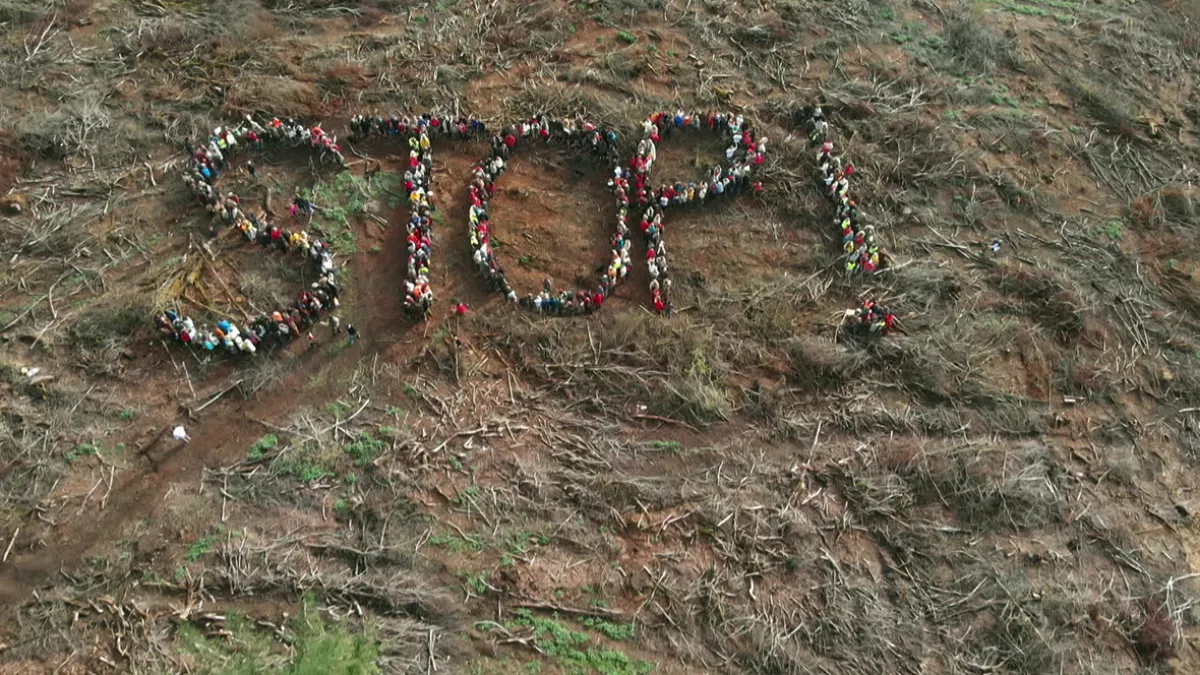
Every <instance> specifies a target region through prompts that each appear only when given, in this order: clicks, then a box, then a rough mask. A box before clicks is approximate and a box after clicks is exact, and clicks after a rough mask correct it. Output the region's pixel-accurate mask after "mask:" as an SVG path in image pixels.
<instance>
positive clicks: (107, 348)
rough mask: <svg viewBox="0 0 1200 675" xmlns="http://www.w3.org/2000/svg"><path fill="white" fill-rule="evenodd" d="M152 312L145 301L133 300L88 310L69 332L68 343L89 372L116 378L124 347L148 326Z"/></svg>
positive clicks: (134, 298)
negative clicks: (114, 375)
mask: <svg viewBox="0 0 1200 675" xmlns="http://www.w3.org/2000/svg"><path fill="white" fill-rule="evenodd" d="M150 309H151V308H150V306H149V304H147V303H146V302H145V301H144V300H143V299H141V298H138V297H133V298H129V299H126V300H124V301H122V302H120V303H119V304H114V305H107V306H102V307H95V308H92V309H89V310H86V311H84V312H83V313H82V314H80V315H79V318H78V319H77V320H76V321H75V324H74V325H73V326H71V328H70V330H69V331H68V342H69V344H70V345H71V348H72V349H73V350H74V351H75V353H76V354H77V355H78V356H79V358H80V359H81V361H82V362H83V365H84V366H85V367H86V368H87V370H88V371H89V372H90V373H92V374H93V375H113V374H115V373H116V372H117V371H118V370H119V368H118V367H117V364H118V359H119V358H120V355H121V352H122V351H123V350H124V349H125V345H126V344H128V343H129V340H130V339H131V338H132V337H133V336H134V335H135V334H137V333H139V332H141V331H143V330H145V329H146V328H147V327H148V326H149V319H150V316H151V312H150Z"/></svg>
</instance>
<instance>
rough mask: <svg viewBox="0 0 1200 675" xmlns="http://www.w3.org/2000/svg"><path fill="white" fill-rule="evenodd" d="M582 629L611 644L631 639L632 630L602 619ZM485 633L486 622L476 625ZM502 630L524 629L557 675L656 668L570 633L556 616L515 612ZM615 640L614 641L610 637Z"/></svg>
mask: <svg viewBox="0 0 1200 675" xmlns="http://www.w3.org/2000/svg"><path fill="white" fill-rule="evenodd" d="M583 625H584V627H585V628H587V629H590V630H592V631H594V632H595V633H599V634H600V635H602V636H604V637H607V638H609V639H612V640H627V639H630V638H632V637H633V626H632V625H625V624H615V623H610V622H608V621H604V620H602V619H585V620H584V622H583ZM478 627H479V628H481V629H484V630H486V629H487V627H488V624H487V623H486V622H484V623H481V624H478ZM505 628H508V629H509V630H513V629H528V630H531V631H532V632H533V641H534V644H535V645H536V646H537V648H538V650H539V651H540V652H541V654H542V657H543V660H544V661H549V662H550V663H549V664H548V665H553V666H555V667H557V668H558V669H559V671H560V672H563V673H569V674H571V675H584V674H585V673H601V674H602V675H647V673H652V672H654V670H655V669H656V668H657V665H656V664H654V663H651V662H650V661H644V660H641V659H633V658H630V657H629V655H628V654H626V653H625V652H623V651H620V650H617V649H611V648H609V647H606V646H604V645H603V644H601V641H600V639H598V638H597V637H595V636H593V635H592V634H590V633H588V632H586V631H580V630H573V629H572V628H570V627H568V626H567V625H566V624H565V623H564V622H563V621H561V620H560V619H559V618H558V617H557V616H555V617H553V618H545V617H540V616H535V615H534V614H533V613H532V612H530V611H529V610H526V609H518V610H517V612H516V618H515V619H513V620H511V621H509V622H507V623H506V624H505ZM610 636H615V637H610Z"/></svg>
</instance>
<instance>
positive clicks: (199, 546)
mask: <svg viewBox="0 0 1200 675" xmlns="http://www.w3.org/2000/svg"><path fill="white" fill-rule="evenodd" d="M224 535H225V528H224V527H222V526H221V525H213V527H212V533H211V534H209V535H208V536H205V537H201V538H200V539H198V540H196V542H195V543H194V544H192V545H191V546H189V547H188V550H187V553H185V554H183V561H184V562H185V563H188V564H191V563H194V562H196V561H197V560H199V559H200V558H203V557H204V556H206V555H208V554H209V553H212V550H213V547H214V546H216V545H217V543H218V542H220V541H221V537H223V536H224Z"/></svg>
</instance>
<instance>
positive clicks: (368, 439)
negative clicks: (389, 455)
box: [344, 430, 387, 466]
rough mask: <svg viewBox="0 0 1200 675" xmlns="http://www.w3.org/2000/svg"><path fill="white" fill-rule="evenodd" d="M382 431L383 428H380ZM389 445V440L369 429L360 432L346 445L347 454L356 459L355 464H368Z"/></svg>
mask: <svg viewBox="0 0 1200 675" xmlns="http://www.w3.org/2000/svg"><path fill="white" fill-rule="evenodd" d="M380 432H381V433H382V430H380ZM386 447H387V442H386V441H384V440H381V439H378V438H375V437H374V436H372V435H371V432H369V431H363V432H361V433H359V434H358V438H355V439H354V441H353V442H352V443H348V444H347V445H346V446H345V448H344V449H345V451H346V454H347V455H350V457H351V458H352V459H353V460H354V466H366V465H368V464H370V463H372V462H374V461H375V458H376V457H378V456H379V454H380V453H381V452H383V450H384V448H386Z"/></svg>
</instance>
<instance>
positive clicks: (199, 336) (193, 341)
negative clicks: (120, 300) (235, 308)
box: [154, 276, 357, 354]
mask: <svg viewBox="0 0 1200 675" xmlns="http://www.w3.org/2000/svg"><path fill="white" fill-rule="evenodd" d="M338 291H339V287H338V285H337V282H336V281H334V280H333V279H332V278H331V277H329V276H323V277H321V279H320V280H319V281H317V282H315V283H313V285H312V288H311V290H304V291H301V292H300V295H299V297H298V298H297V302H296V304H295V305H294V306H293V307H291V308H288V309H280V310H275V311H274V312H270V313H267V314H262V315H259V316H258V317H256V318H255V319H253V320H252V321H250V322H249V323H247V324H242V325H238V324H236V323H234V322H232V321H229V320H228V319H222V320H220V321H217V322H216V323H215V324H213V325H212V326H209V325H208V324H199V325H197V324H196V322H195V321H193V320H192V317H190V316H186V315H184V314H181V313H180V312H179V311H178V310H175V309H167V310H166V311H165V312H163V313H162V314H160V315H158V316H156V317H155V319H154V324H155V328H157V329H158V331H159V333H161V334H162V335H163V336H164V337H166V338H169V339H171V340H174V341H176V342H179V343H181V344H184V345H187V346H189V347H194V348H198V349H203V350H205V351H210V352H211V351H217V350H223V351H225V352H228V353H230V354H254V353H256V352H258V351H259V350H260V349H269V348H271V347H274V346H277V345H281V344H286V343H288V342H290V341H292V340H294V339H296V338H298V337H300V336H301V335H302V334H304V333H307V334H308V342H309V345H310V346H312V345H313V344H315V341H316V338H314V337H313V334H312V332H311V328H312V326H314V325H315V324H317V323H318V322H320V321H321V318H322V317H323V316H324V315H326V314H329V313H331V312H333V311H334V310H336V309H337V308H338V306H339V304H340V303H339V302H338V297H337V294H338ZM329 324H330V326H331V328H332V332H333V333H334V334H337V333H338V332H339V329H340V327H341V320H340V319H339V318H338V317H336V316H331V317H330V319H329ZM348 329H353V326H352V325H351V326H349V327H348ZM351 332H352V333H354V334H357V333H356V331H353V330H351Z"/></svg>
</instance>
